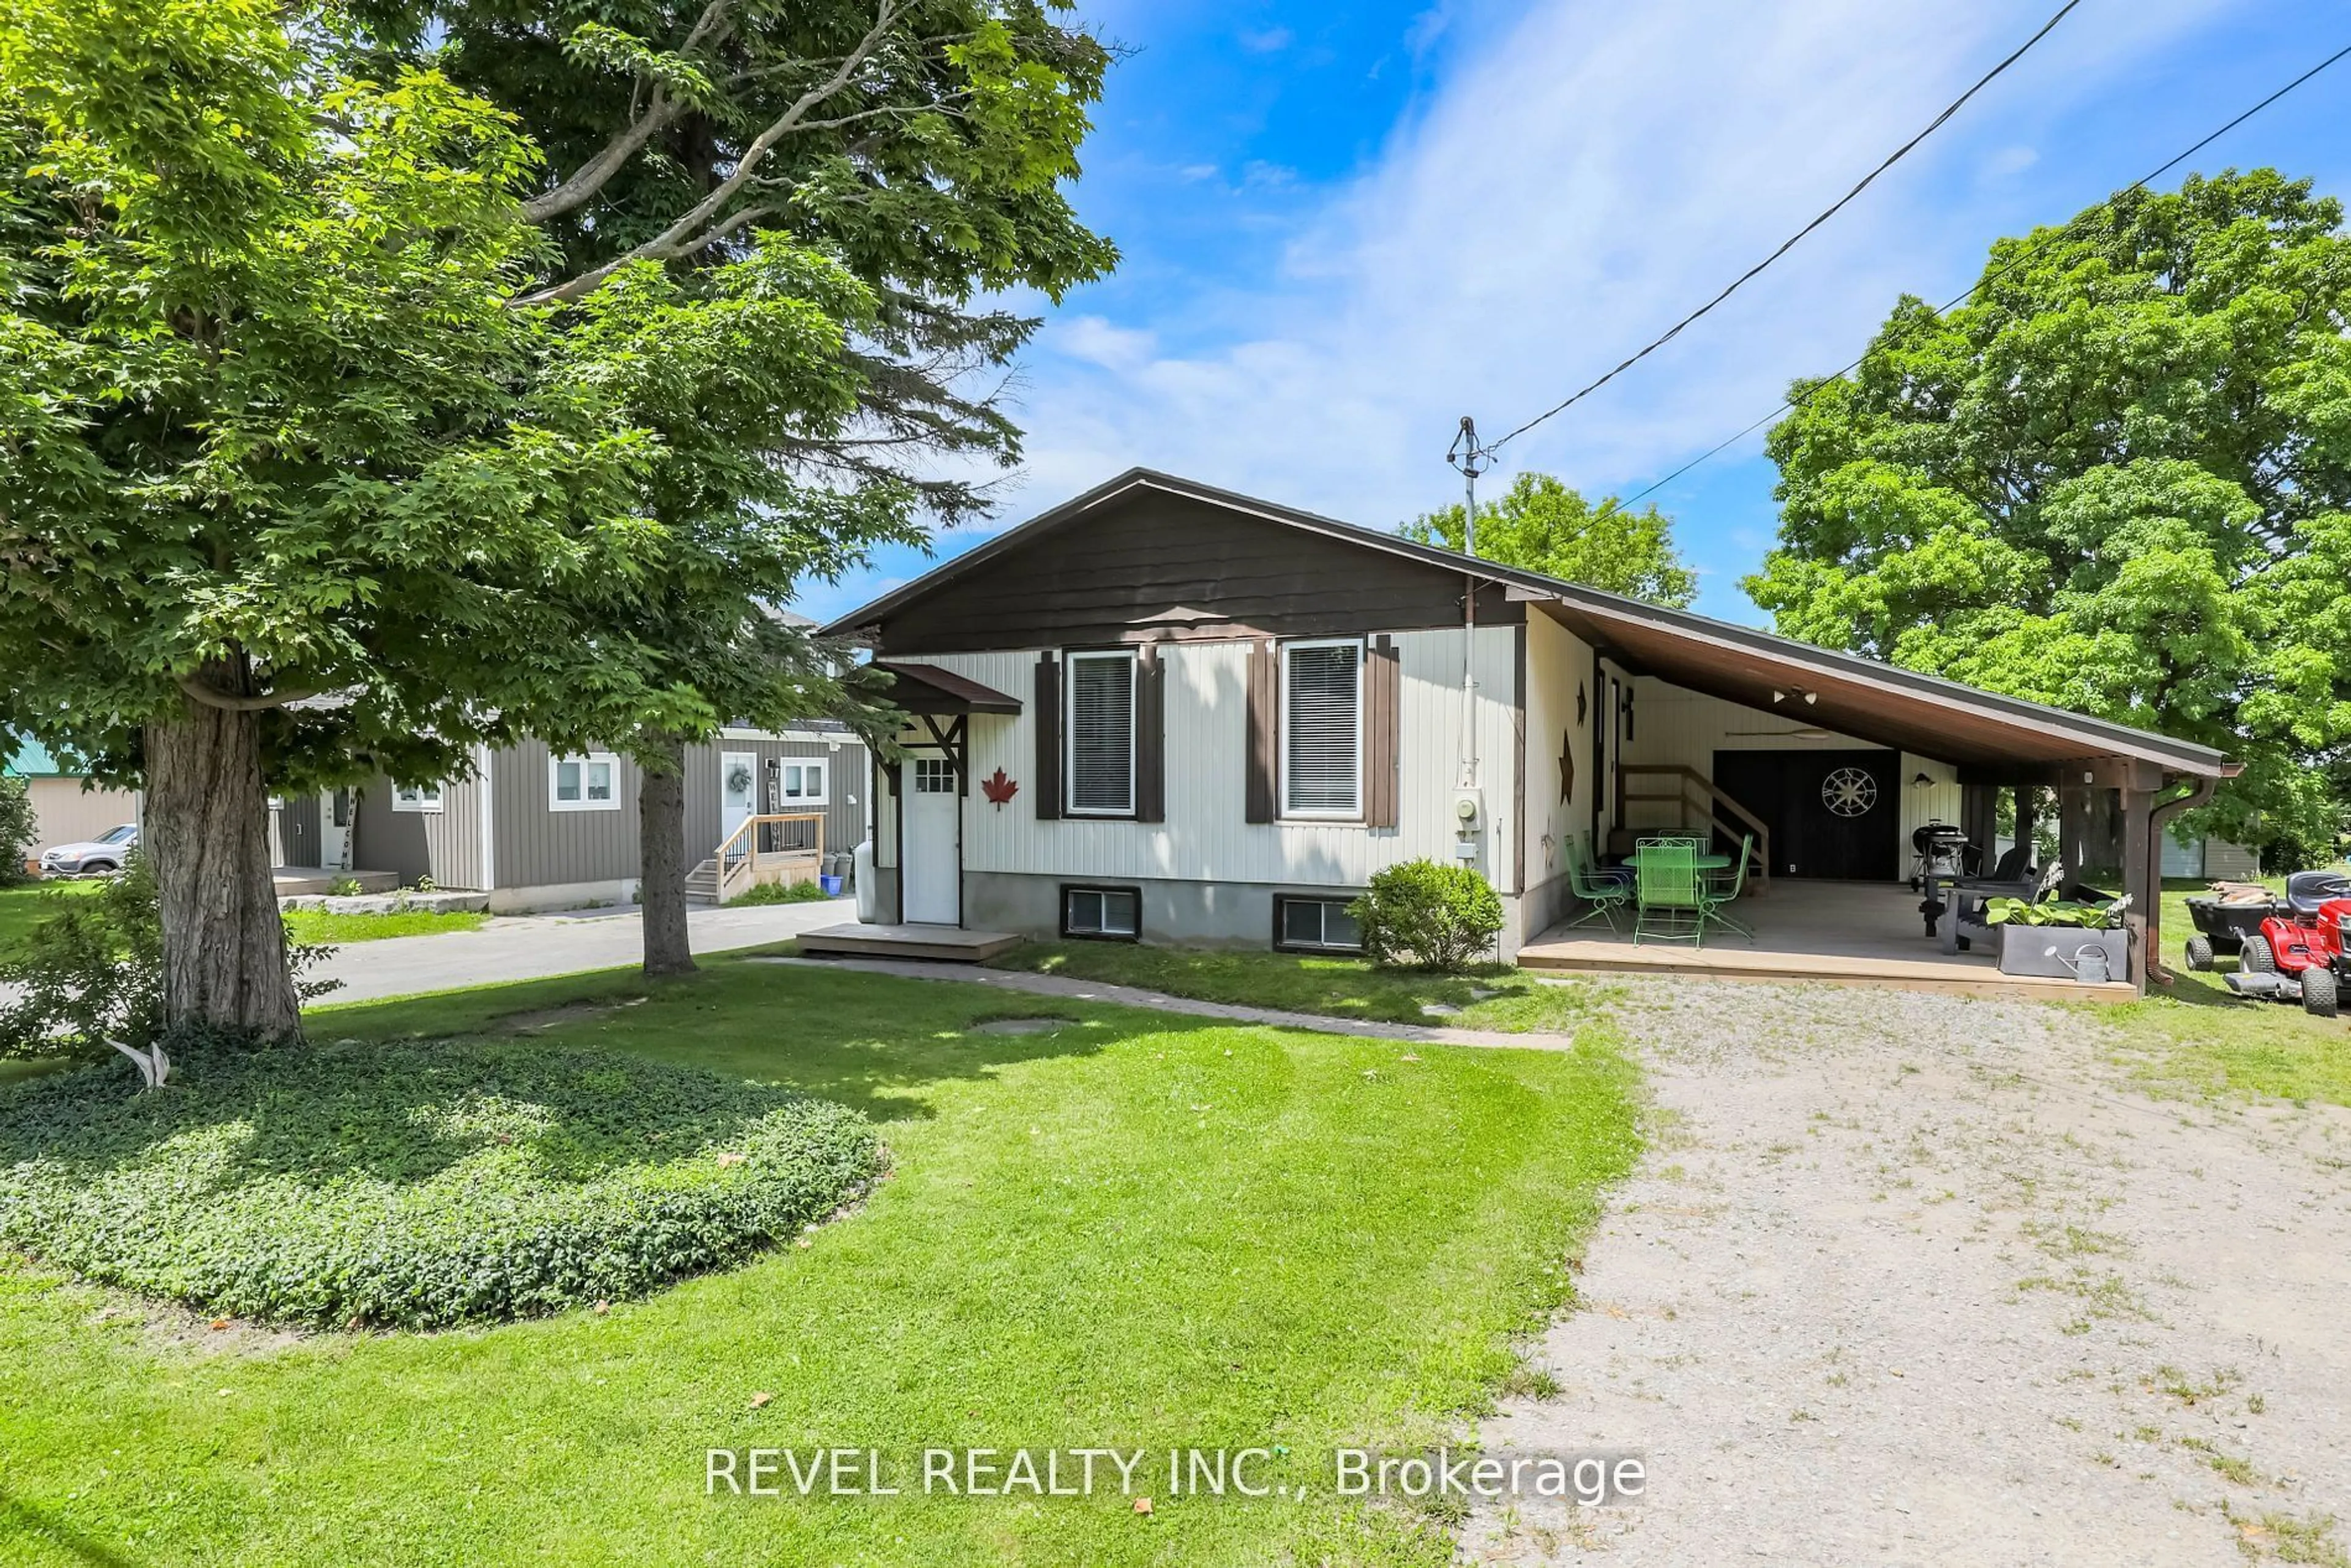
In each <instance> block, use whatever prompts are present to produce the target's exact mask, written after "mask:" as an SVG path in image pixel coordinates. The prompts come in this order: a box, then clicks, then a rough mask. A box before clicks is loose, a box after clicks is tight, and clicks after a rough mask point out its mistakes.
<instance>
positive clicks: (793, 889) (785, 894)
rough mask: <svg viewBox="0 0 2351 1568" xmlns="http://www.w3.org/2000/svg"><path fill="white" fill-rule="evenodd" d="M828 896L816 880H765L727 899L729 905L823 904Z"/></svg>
mask: <svg viewBox="0 0 2351 1568" xmlns="http://www.w3.org/2000/svg"><path fill="white" fill-rule="evenodd" d="M825 897H826V894H825V891H824V884H823V883H816V882H795V883H780V882H763V883H760V884H759V885H758V886H757V887H754V888H748V889H746V890H745V891H744V892H742V893H739V894H736V895H735V896H734V897H733V898H730V899H728V900H727V901H726V903H727V904H728V906H729V907H730V908H731V907H732V906H734V905H736V904H821V903H823V902H824V899H825Z"/></svg>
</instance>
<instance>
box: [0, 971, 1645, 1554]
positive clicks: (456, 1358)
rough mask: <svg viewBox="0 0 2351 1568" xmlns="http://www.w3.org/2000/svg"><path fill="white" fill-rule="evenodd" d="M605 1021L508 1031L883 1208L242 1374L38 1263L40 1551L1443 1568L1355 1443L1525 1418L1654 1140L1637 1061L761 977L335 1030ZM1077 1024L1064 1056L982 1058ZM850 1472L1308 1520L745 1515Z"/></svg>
mask: <svg viewBox="0 0 2351 1568" xmlns="http://www.w3.org/2000/svg"><path fill="white" fill-rule="evenodd" d="M633 997H643V998H646V999H644V1000H643V1001H642V1002H641V1003H639V1004H637V1005H634V1006H625V1005H615V1006H612V1007H611V1008H610V1010H604V1011H598V1010H593V1009H596V1008H597V1007H599V1006H600V1005H602V1004H608V1003H610V1004H620V1003H625V1002H626V1001H627V1000H628V999H629V998H633ZM583 1004H584V1005H585V1006H584V1009H583V1010H579V1011H575V1012H573V1013H571V1014H570V1015H569V1018H568V1021H564V1022H560V1023H556V1024H553V1025H551V1026H549V1027H548V1028H547V1029H546V1030H545V1031H544V1032H543V1033H542V1034H540V1035H538V1036H536V1037H530V1038H521V1039H517V1038H514V1037H507V1038H509V1039H512V1040H513V1042H514V1044H515V1045H516V1046H517V1049H524V1050H529V1051H539V1050H545V1049H549V1048H550V1047H553V1046H559V1045H581V1044H587V1045H598V1046H605V1047H609V1048H611V1049H613V1050H616V1051H631V1052H633V1053H636V1054H637V1055H639V1056H640V1057H642V1058H643V1059H646V1060H651V1061H685V1062H692V1063H695V1064H697V1065H700V1066H704V1067H706V1068H708V1069H710V1070H712V1071H718V1072H723V1073H731V1074H736V1075H741V1076H752V1077H757V1078H759V1079H761V1080H764V1081H767V1082H772V1083H775V1084H778V1085H779V1086H782V1087H786V1088H789V1089H793V1090H797V1091H799V1092H804V1093H807V1094H810V1095H812V1096H815V1097H817V1098H820V1099H823V1100H828V1101H832V1102H836V1103H843V1104H847V1105H850V1106H852V1107H854V1108H856V1109H859V1110H862V1111H863V1112H865V1113H867V1114H868V1115H869V1116H870V1117H871V1118H872V1121H873V1123H874V1124H875V1125H876V1127H877V1130H878V1131H879V1132H880V1134H881V1135H882V1136H883V1139H884V1140H885V1141H886V1143H887V1145H888V1146H889V1148H890V1151H891V1166H890V1171H889V1174H888V1176H887V1177H886V1178H885V1179H883V1180H881V1181H879V1182H878V1183H876V1184H875V1186H873V1188H872V1191H871V1193H870V1194H869V1195H868V1196H867V1197H866V1198H865V1200H864V1201H863V1202H862V1204H860V1205H858V1206H856V1207H855V1208H854V1209H853V1210H852V1211H851V1212H850V1213H848V1214H846V1215H844V1216H842V1217H841V1218H838V1219H836V1220H835V1221H833V1222H832V1223H830V1224H827V1225H824V1226H821V1227H820V1228H818V1229H817V1230H816V1231H815V1232H813V1233H812V1234H810V1235H809V1236H807V1237H805V1238H803V1240H805V1242H806V1243H807V1244H806V1245H805V1246H802V1245H799V1244H795V1245H792V1246H789V1247H786V1248H783V1249H778V1250H774V1251H770V1252H767V1253H764V1254H762V1255H760V1256H758V1257H756V1258H754V1259H752V1260H749V1261H748V1262H747V1263H746V1264H745V1265H743V1266H741V1267H739V1268H736V1269H732V1270H726V1271H724V1272H718V1273H712V1274H707V1275H704V1276H702V1277H700V1278H696V1279H694V1280H690V1281H686V1282H684V1284H681V1285H679V1286H677V1287H675V1288H674V1289H670V1290H665V1291H659V1292H656V1293H654V1294H653V1295H650V1296H647V1297H644V1298H643V1299H640V1300H636V1301H614V1302H613V1303H612V1305H611V1310H610V1311H609V1312H605V1313H601V1314H599V1313H597V1312H593V1311H592V1310H580V1311H575V1312H566V1313H562V1314H559V1315H557V1316H554V1317H551V1318H543V1319H537V1320H532V1321H528V1322H514V1323H507V1324H501V1325H497V1326H493V1327H486V1328H479V1329H471V1330H467V1331H465V1332H462V1333H441V1334H400V1333H360V1334H352V1333H318V1334H310V1335H306V1336H302V1337H301V1338H299V1339H298V1340H297V1341H296V1342H294V1343H290V1344H284V1345H279V1346H265V1347H262V1348H258V1349H253V1350H246V1349H243V1348H236V1347H235V1346H233V1345H232V1344H231V1343H230V1342H233V1341H236V1340H238V1339H239V1338H240V1334H239V1331H237V1330H236V1329H235V1328H231V1329H229V1330H225V1331H222V1332H221V1333H217V1334H215V1335H213V1336H212V1338H213V1339H214V1341H216V1342H218V1344H217V1348H213V1349H211V1350H210V1351H209V1352H208V1351H207V1348H206V1346H205V1344H204V1343H203V1336H201V1335H199V1336H198V1343H195V1344H193V1345H190V1344H187V1343H184V1341H185V1339H186V1335H185V1333H184V1329H185V1325H184V1324H183V1323H181V1324H174V1325H171V1326H169V1327H168V1328H167V1329H163V1330H159V1329H158V1328H157V1327H156V1326H155V1324H154V1323H153V1322H152V1320H151V1319H150V1317H149V1316H147V1315H145V1314H143V1313H142V1312H141V1311H140V1310H139V1308H138V1306H137V1304H136V1303H135V1302H130V1301H127V1299H126V1298H124V1297H122V1296H121V1295H120V1293H119V1292H114V1291H105V1290H101V1289H98V1288H95V1287H91V1286H89V1285H86V1284H82V1283H79V1282H78V1281H74V1280H73V1279H71V1278H70V1277H68V1276H67V1275H65V1274H64V1273H63V1272H62V1271H60V1270H55V1269H51V1268H48V1267H45V1266H43V1265H40V1264H38V1263H35V1262H29V1261H25V1260H0V1466H5V1479H0V1488H5V1498H0V1539H5V1540H6V1542H7V1544H5V1546H0V1559H5V1560H6V1561H8V1562H10V1563H12V1564H14V1563H18V1562H22V1563H27V1564H31V1565H37V1568H49V1565H51V1564H57V1565H60V1568H62V1565H66V1564H74V1565H86V1564H87V1563H89V1562H90V1561H92V1560H93V1556H92V1553H94V1552H102V1553H107V1554H111V1555H112V1556H114V1557H115V1558H117V1559H118V1560H120V1561H125V1562H135V1563H140V1564H141V1568H176V1565H181V1564H197V1563H204V1564H214V1563H219V1564H227V1563H234V1564H236V1565H237V1568H271V1565H275V1564H290V1563H304V1564H308V1563H319V1562H322V1561H333V1562H335V1563H340V1564H379V1563H380V1564H401V1565H403V1568H405V1565H411V1564H415V1563H465V1564H467V1565H468V1568H475V1565H504V1564H521V1563H534V1564H536V1563H549V1562H561V1563H567V1564H574V1565H602V1564H615V1565H618V1564H627V1565H629V1568H664V1565H668V1564H687V1563H694V1564H700V1563H713V1562H724V1563H872V1564H887V1565H888V1568H975V1565H985V1564H997V1563H1085V1564H1088V1565H1089V1568H1127V1565H1138V1568H1139V1565H1142V1564H1172V1563H1182V1564H1185V1565H1186V1568H1218V1565H1226V1564H1231V1565H1241V1564H1249V1565H1258V1564H1266V1563H1300V1564H1307V1563H1333V1564H1338V1563H1344V1564H1349V1565H1362V1564H1374V1565H1380V1564H1385V1565H1402V1564H1414V1565H1419V1568H1437V1565H1439V1564H1443V1563H1447V1562H1449V1560H1450V1553H1451V1550H1452V1542H1451V1540H1450V1538H1449V1536H1448V1535H1447V1532H1445V1531H1442V1530H1439V1529H1434V1528H1431V1527H1430V1524H1429V1521H1427V1520H1426V1518H1425V1517H1423V1516H1420V1515H1417V1514H1415V1513H1413V1512H1411V1511H1407V1510H1399V1509H1376V1510H1374V1509H1366V1508H1364V1507H1363V1506H1361V1505H1359V1504H1356V1503H1353V1502H1352V1501H1348V1500H1341V1499H1338V1498H1335V1497H1333V1496H1332V1495H1331V1492H1330V1490H1329V1488H1328V1485H1327V1481H1328V1478H1329V1460H1328V1454H1329V1450H1330V1448H1332V1446H1333V1445H1336V1444H1354V1443H1363V1444H1366V1445H1370V1446H1391V1445H1403V1444H1408V1443H1417V1442H1420V1441H1425V1440H1427V1439H1429V1438H1431V1437H1436V1436H1437V1435H1439V1434H1441V1433H1447V1432H1453V1433H1458V1431H1459V1430H1460V1427H1461V1424H1462V1413H1464V1412H1467V1411H1472V1410H1476V1409H1479V1408H1480V1407H1482V1406H1485V1405H1486V1404H1488V1403H1489V1400H1490V1399H1491V1398H1492V1397H1493V1396H1494V1392H1495V1390H1496V1389H1498V1388H1499V1386H1500V1385H1501V1384H1502V1382H1503V1380H1504V1379H1505V1378H1506V1377H1507V1376H1508V1375H1510V1372H1511V1371H1512V1370H1513V1369H1514V1368H1515V1367H1516V1365H1517V1361H1516V1358H1515V1356H1514V1354H1513V1352H1512V1344H1513V1342H1514V1338H1515V1337H1516V1336H1517V1335H1519V1334H1520V1333H1522V1332H1523V1331H1525V1330H1526V1329H1528V1328H1529V1327H1531V1325H1532V1324H1534V1323H1535V1322H1538V1321H1540V1320H1541V1318H1542V1317H1543V1316H1545V1315H1546V1314H1547V1313H1548V1312H1551V1310H1552V1309H1553V1308H1554V1307H1556V1306H1558V1305H1559V1304H1561V1303H1562V1302H1563V1301H1566V1300H1567V1299H1568V1298H1569V1296H1570V1293H1571V1281H1572V1279H1573V1273H1572V1270H1571V1268H1570V1264H1571V1262H1572V1260H1574V1259H1575V1258H1576V1256H1577V1255H1578V1252H1579V1249H1580V1248H1581V1246H1582V1244H1583V1242H1582V1239H1583V1236H1584V1235H1585V1234H1586V1232H1587V1230H1588V1228H1589V1227H1590V1225H1591V1223H1592V1221H1593V1218H1594V1217H1595V1215H1596V1213H1597V1210H1598V1207H1599V1202H1600V1197H1601V1194H1602V1192H1603V1190H1604V1187H1605V1186H1606V1184H1608V1183H1609V1182H1611V1181H1613V1180H1614V1178H1615V1177H1616V1176H1618V1175H1619V1174H1620V1173H1621V1172H1623V1171H1624V1170H1625V1169H1626V1168H1627V1166H1628V1164H1629V1162H1630V1160H1631V1159H1632V1158H1633V1156H1634V1155H1635V1153H1636V1149H1637V1139H1636V1137H1635V1132H1634V1123H1633V1106H1632V1096H1631V1091H1632V1082H1631V1072H1630V1069H1629V1068H1628V1067H1627V1065H1626V1063H1625V1060H1624V1059H1623V1057H1622V1056H1620V1055H1619V1053H1618V1052H1617V1051H1616V1049H1615V1048H1614V1044H1613V1039H1612V1037H1611V1036H1610V1035H1609V1034H1608V1033H1607V1031H1606V1030H1605V1029H1604V1028H1599V1027H1595V1028H1593V1029H1592V1030H1587V1031H1586V1033H1585V1035H1584V1038H1583V1041H1582V1042H1581V1043H1580V1044H1578V1045H1577V1046H1576V1047H1574V1048H1573V1049H1551V1050H1484V1049H1472V1048H1459V1047H1442V1046H1430V1045H1409V1044H1405V1043H1402V1042H1398V1041H1394V1040H1361V1039H1352V1038H1343V1037H1340V1036H1336V1035H1329V1034H1316V1033H1305V1032H1300V1031H1294V1030H1271V1029H1260V1028H1246V1027H1236V1026H1229V1025H1225V1024H1221V1023H1215V1022H1211V1021H1209V1020H1203V1019H1180V1018H1172V1017H1169V1016H1166V1015H1163V1014H1155V1013H1147V1012H1141V1011H1136V1010H1132V1009H1117V1008H1111V1007H1104V1006H1101V1005H1098V1004H1094V1003H1087V1002H1065V1001H1064V1000H1062V999H1061V998H1055V999H1054V1001H1053V1002H1052V1004H1051V1005H1050V1008H1048V1009H1039V1008H1037V1007H1036V1006H1035V1004H1033V1003H1027V1004H1025V1005H1022V1004H1019V1003H1018V1002H1017V1001H1016V999H1014V998H1007V997H1005V996H1004V995H1003V994H1002V993H1001V992H998V991H994V990H990V989H987V988H982V987H977V986H967V985H956V984H953V983H946V982H938V981H919V980H902V979H897V978H894V977H886V976H874V975H861V974H854V973H843V972H841V971H836V970H825V969H809V968H800V967H792V966H780V965H772V964H768V965H762V964H755V963H746V962H741V961H737V960H731V959H724V958H721V959H705V962H704V968H703V971H702V972H701V973H699V974H697V975H693V976H688V977H682V978H681V979H680V980H678V981H676V982H674V983H662V984H659V985H654V986H650V987H649V986H648V985H647V983H646V982H645V981H644V980H643V978H642V977H640V976H638V975H636V974H634V973H633V972H627V971H622V972H615V973H611V974H606V975H601V976H590V977H573V978H568V979H564V980H559V981H546V982H538V983H534V984H528V985H519V986H510V987H504V988H482V989H476V990H471V991H465V992H461V993H457V994H455V995H451V996H446V997H438V998H423V999H416V1000H410V1001H403V1002H397V1003H390V1004H381V1005H347V1006H341V1007H336V1008H332V1009H328V1010H325V1011H323V1012H320V1013H318V1014H315V1015H314V1017H313V1030H314V1032H315V1033H317V1034H318V1035H319V1037H320V1038H322V1039H329V1040H336V1039H343V1038H350V1039H356V1040H364V1041H368V1042H371V1043H374V1042H392V1043H394V1044H397V1043H399V1042H402V1041H405V1040H410V1039H412V1038H415V1037H423V1038H428V1039H429V1038H433V1037H438V1036H444V1035H452V1034H455V1035H463V1036H467V1037H476V1036H486V1035H495V1034H496V1031H497V1030H498V1029H499V1028H500V1027H501V1026H500V1022H499V1020H500V1019H504V1018H507V1017H509V1016H511V1015H514V1014H516V1013H531V1014H536V1015H538V1016H539V1017H540V1018H549V1017H552V1016H553V1015H555V1014H556V1013H557V1012H558V1011H559V1009H580V1008H582V1005H583ZM1050 1015H1066V1017H1067V1019H1068V1020H1069V1021H1068V1023H1067V1025H1066V1026H1065V1027H1062V1028H1060V1029H1058V1030H1052V1031H1050V1032H1042V1033H1034V1034H1002V1033H994V1032H981V1031H979V1030H977V1028H976V1027H975V1026H977V1025H979V1024H982V1023H986V1022H988V1021H990V1020H996V1019H1007V1018H1013V1017H1040V1016H1050ZM223 1390H227V1392H226V1393H224V1392H223ZM815 1443H827V1444H840V1445H856V1446H861V1447H871V1448H881V1449H883V1450H885V1451H887V1452H889V1453H892V1454H895V1455H904V1454H907V1453H908V1452H910V1451H912V1450H915V1449H919V1448H922V1447H924V1446H926V1445H933V1444H938V1445H950V1446H954V1447H956V1448H966V1447H975V1446H976V1447H989V1446H994V1447H999V1448H1013V1447H1019V1446H1023V1445H1025V1446H1028V1447H1029V1448H1040V1449H1041V1448H1046V1447H1049V1446H1050V1447H1059V1448H1063V1449H1068V1448H1075V1447H1085V1446H1096V1445H1100V1446H1107V1445H1112V1444H1117V1445H1121V1446H1123V1447H1125V1448H1138V1447H1151V1448H1159V1449H1164V1448H1167V1447H1169V1446H1174V1445H1184V1446H1199V1447H1205V1448H1219V1447H1229V1448H1240V1447H1249V1446H1260V1445H1261V1446H1265V1447H1269V1448H1270V1447H1274V1446H1280V1447H1281V1448H1286V1449H1287V1450H1288V1452H1287V1453H1286V1454H1284V1455H1282V1456H1280V1457H1279V1459H1278V1462H1277V1463H1275V1464H1272V1465H1269V1466H1267V1467H1265V1468H1264V1472H1263V1473H1264V1477H1265V1479H1268V1480H1269V1481H1270V1482H1272V1483H1273V1484H1277V1485H1281V1484H1292V1485H1294V1484H1296V1483H1299V1482H1301V1481H1306V1482H1311V1492H1310V1495H1309V1496H1308V1497H1307V1498H1306V1499H1305V1500H1302V1501H1301V1500H1297V1499H1296V1498H1294V1497H1292V1498H1287V1499H1285V1498H1280V1497H1273V1498H1268V1499H1265V1500H1248V1499H1242V1498H1239V1497H1238V1496H1233V1495H1228V1496H1227V1497H1224V1498H1216V1497H1194V1496H1191V1495H1188V1494H1187V1495H1184V1496H1180V1497H1179V1496H1170V1495H1169V1494H1168V1493H1167V1492H1166V1491H1165V1488H1164V1484H1155V1486H1154V1487H1153V1490H1151V1492H1150V1494H1149V1495H1150V1496H1151V1497H1152V1499H1153V1502H1154V1509H1153V1511H1152V1512H1151V1513H1150V1514H1149V1515H1142V1514H1138V1513H1136V1512H1135V1511H1134V1508H1133V1506H1132V1502H1131V1500H1128V1499H1125V1498H1123V1497H1118V1496H1111V1495H1096V1496H1094V1497H1092V1498H1074V1499H1073V1498H1049V1499H1032V1498H1029V1496H1027V1495H1026V1494H1022V1495H1019V1496H1016V1497H1010V1498H1001V1497H999V1498H972V1497H961V1498H946V1497H929V1498H925V1497H924V1496H922V1495H920V1492H919V1489H918V1488H917V1489H915V1490H913V1491H911V1492H910V1493H909V1494H908V1495H904V1496H900V1497H897V1498H892V1499H858V1498H842V1499H828V1498H821V1497H819V1498H809V1499H801V1498H797V1497H785V1498H758V1499H754V1498H748V1497H744V1498H734V1497H726V1496H720V1497H716V1498H712V1497H708V1496H706V1495H705V1490H704V1489H705V1460H706V1454H707V1452H708V1450H709V1449H711V1448H731V1449H736V1450H742V1449H746V1448H750V1447H753V1446H774V1447H777V1448H783V1447H788V1446H796V1447H797V1448H799V1449H800V1450H802V1451H803V1452H804V1451H805V1450H806V1449H807V1448H809V1447H810V1445H811V1444H815ZM118 1450H119V1453H118ZM1138 1479H1141V1478H1140V1476H1138ZM1163 1481H1164V1475H1163ZM1138 1490H1140V1489H1138ZM12 1530H13V1531H15V1532H16V1533H15V1535H14V1536H13V1537H9V1536H8V1535H7V1532H8V1531H12ZM99 1560H102V1559H99Z"/></svg>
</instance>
